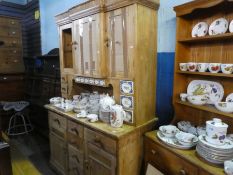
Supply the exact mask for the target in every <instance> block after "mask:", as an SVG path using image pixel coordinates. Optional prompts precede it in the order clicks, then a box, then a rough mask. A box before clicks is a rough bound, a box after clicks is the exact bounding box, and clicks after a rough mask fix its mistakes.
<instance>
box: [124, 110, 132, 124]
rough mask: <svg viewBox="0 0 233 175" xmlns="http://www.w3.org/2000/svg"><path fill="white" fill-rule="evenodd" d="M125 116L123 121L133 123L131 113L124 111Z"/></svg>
mask: <svg viewBox="0 0 233 175" xmlns="http://www.w3.org/2000/svg"><path fill="white" fill-rule="evenodd" d="M124 111H125V113H126V115H125V118H124V121H126V122H130V123H133V111H130V110H124Z"/></svg>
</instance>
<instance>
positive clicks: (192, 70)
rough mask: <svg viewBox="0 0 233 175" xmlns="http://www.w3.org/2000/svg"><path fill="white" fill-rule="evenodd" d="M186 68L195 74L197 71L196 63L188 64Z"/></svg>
mask: <svg viewBox="0 0 233 175" xmlns="http://www.w3.org/2000/svg"><path fill="white" fill-rule="evenodd" d="M187 67H188V70H189V71H190V72H195V71H196V70H197V63H193V62H189V63H187Z"/></svg>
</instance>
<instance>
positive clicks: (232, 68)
mask: <svg viewBox="0 0 233 175" xmlns="http://www.w3.org/2000/svg"><path fill="white" fill-rule="evenodd" d="M221 71H222V73H224V74H232V72H233V64H221Z"/></svg>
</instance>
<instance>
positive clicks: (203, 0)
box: [174, 0, 232, 16]
mask: <svg viewBox="0 0 233 175" xmlns="http://www.w3.org/2000/svg"><path fill="white" fill-rule="evenodd" d="M223 2H232V0H195V1H192V2H189V3H185V4H183V5H179V6H176V7H174V10H175V12H176V16H183V15H187V14H190V13H192V12H193V11H195V10H197V9H205V8H210V7H213V6H216V5H218V4H221V3H223Z"/></svg>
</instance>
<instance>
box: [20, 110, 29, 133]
mask: <svg viewBox="0 0 233 175" xmlns="http://www.w3.org/2000/svg"><path fill="white" fill-rule="evenodd" d="M19 115H20V117H21V118H22V120H23V125H24V128H25V133H27V134H28V129H27V123H26V122H25V118H24V115H23V114H19Z"/></svg>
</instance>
